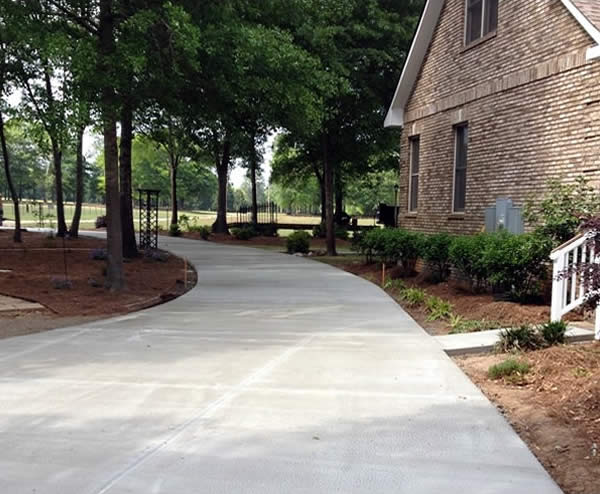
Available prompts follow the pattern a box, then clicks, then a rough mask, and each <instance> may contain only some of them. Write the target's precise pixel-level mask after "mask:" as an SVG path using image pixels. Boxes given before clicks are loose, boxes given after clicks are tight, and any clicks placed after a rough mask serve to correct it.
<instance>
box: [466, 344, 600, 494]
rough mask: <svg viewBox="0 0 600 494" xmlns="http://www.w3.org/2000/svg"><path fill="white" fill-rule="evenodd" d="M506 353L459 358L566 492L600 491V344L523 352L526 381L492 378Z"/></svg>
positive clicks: (588, 493) (568, 493)
mask: <svg viewBox="0 0 600 494" xmlns="http://www.w3.org/2000/svg"><path fill="white" fill-rule="evenodd" d="M506 358H507V356H506V355H485V356H477V357H461V358H458V359H456V361H457V363H458V364H459V365H460V366H461V368H462V369H463V370H464V371H465V373H466V374H467V375H468V376H469V377H470V378H471V379H472V380H473V381H474V382H475V383H476V384H477V385H478V386H479V387H480V388H481V389H482V390H483V392H484V393H485V394H486V395H487V396H488V398H489V399H490V400H492V401H493V402H494V403H496V405H497V406H498V407H499V408H500V410H501V411H502V413H504V414H505V416H506V417H507V419H508V420H509V421H510V422H511V424H512V425H513V427H514V428H515V430H516V431H517V432H518V433H519V435H520V436H521V437H522V438H523V439H524V440H525V442H527V444H528V445H529V447H530V448H531V450H532V451H533V453H534V454H535V455H536V456H537V457H538V458H539V460H540V461H541V463H542V464H543V465H544V466H545V468H546V469H547V470H548V472H549V473H550V474H551V475H552V477H553V478H554V479H555V480H556V481H557V482H558V484H559V485H560V486H561V488H562V489H563V490H564V491H565V493H566V494H596V493H598V492H600V483H599V482H600V344H598V343H592V344H585V345H571V346H559V347H553V348H549V349H546V350H540V351H537V352H531V353H526V354H523V355H522V356H520V357H517V358H521V359H523V360H527V361H528V362H529V363H530V364H532V370H531V372H530V373H529V374H527V375H525V376H524V377H523V380H522V382H519V383H518V384H515V383H513V382H510V381H505V380H498V381H493V380H490V379H489V378H488V376H487V371H488V369H489V367H490V366H491V365H494V364H497V363H499V362H501V361H503V360H505V359H506Z"/></svg>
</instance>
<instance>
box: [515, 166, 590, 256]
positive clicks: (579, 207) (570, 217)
mask: <svg viewBox="0 0 600 494" xmlns="http://www.w3.org/2000/svg"><path fill="white" fill-rule="evenodd" d="M598 214H600V196H599V195H598V191H597V189H596V188H595V187H592V186H591V185H590V184H589V180H588V179H587V178H586V177H585V176H583V175H582V176H579V177H578V178H577V179H576V180H575V183H573V184H563V183H561V182H560V181H558V180H551V181H550V182H548V191H547V193H546V195H545V196H544V198H543V199H542V201H541V202H540V201H537V200H530V201H528V202H527V204H526V205H525V211H524V218H525V220H526V221H527V222H528V223H530V224H532V225H537V230H536V232H538V233H539V234H541V235H544V236H547V237H550V238H552V240H553V241H554V243H555V245H560V244H562V243H564V242H566V241H568V240H570V239H571V238H573V237H574V236H575V235H576V233H577V231H578V229H579V227H580V226H581V224H582V223H583V222H584V221H585V220H586V219H589V218H591V217H593V216H596V215H598Z"/></svg>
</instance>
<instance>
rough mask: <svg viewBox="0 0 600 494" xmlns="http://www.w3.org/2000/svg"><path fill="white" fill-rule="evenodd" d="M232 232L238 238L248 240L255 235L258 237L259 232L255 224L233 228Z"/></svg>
mask: <svg viewBox="0 0 600 494" xmlns="http://www.w3.org/2000/svg"><path fill="white" fill-rule="evenodd" d="M231 234H232V235H233V236H234V237H235V238H236V239H238V240H244V241H248V240H250V239H252V238H254V237H258V232H257V231H256V229H255V228H254V227H253V226H250V225H246V226H242V227H241V228H232V229H231Z"/></svg>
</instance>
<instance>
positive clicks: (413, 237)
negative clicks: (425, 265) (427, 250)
mask: <svg viewBox="0 0 600 494" xmlns="http://www.w3.org/2000/svg"><path fill="white" fill-rule="evenodd" d="M423 239H424V235H423V234H421V233H418V232H411V231H408V230H403V229H396V228H393V229H392V228H386V229H381V228H377V229H375V230H370V231H369V232H368V233H367V234H366V235H365V236H364V237H361V245H360V252H361V253H363V254H364V255H365V256H366V257H367V258H373V257H375V258H377V259H378V260H379V261H381V262H382V263H386V264H396V263H398V262H400V263H401V264H402V267H403V268H404V272H405V274H406V275H410V274H412V272H413V271H414V267H415V264H416V261H417V259H418V258H419V253H420V251H421V249H422V245H423Z"/></svg>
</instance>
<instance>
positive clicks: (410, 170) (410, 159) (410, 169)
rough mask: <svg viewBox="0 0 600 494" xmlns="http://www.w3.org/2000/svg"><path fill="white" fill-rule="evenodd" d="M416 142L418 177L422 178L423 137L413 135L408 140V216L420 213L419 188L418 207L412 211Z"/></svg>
mask: <svg viewBox="0 0 600 494" xmlns="http://www.w3.org/2000/svg"><path fill="white" fill-rule="evenodd" d="M415 141H418V142H419V173H418V177H419V178H420V177H421V136H420V135H418V134H417V135H413V136H410V137H409V139H408V142H409V156H408V162H409V166H408V208H407V209H408V214H415V213H417V212H419V189H418V187H417V207H416V208H415V209H412V208H411V206H412V189H413V188H412V185H413V184H412V180H413V154H414V143H415ZM418 185H421V181H420V180H419V184H418Z"/></svg>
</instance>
